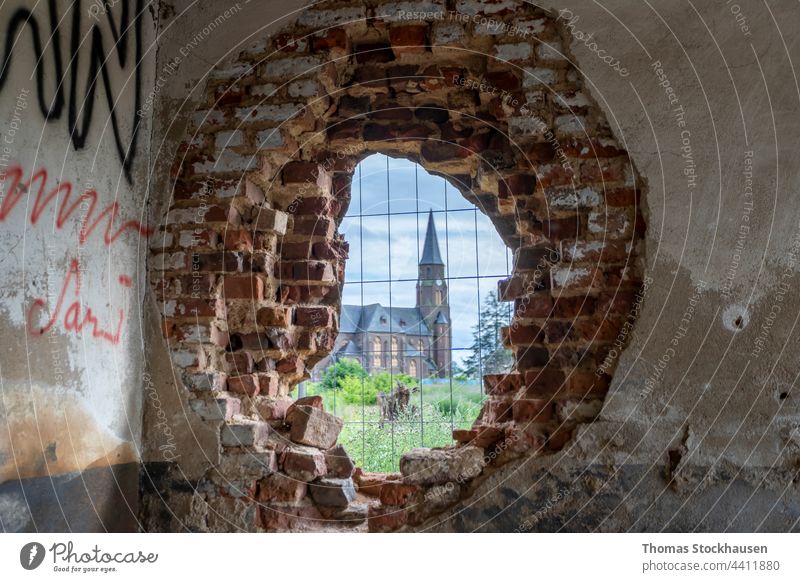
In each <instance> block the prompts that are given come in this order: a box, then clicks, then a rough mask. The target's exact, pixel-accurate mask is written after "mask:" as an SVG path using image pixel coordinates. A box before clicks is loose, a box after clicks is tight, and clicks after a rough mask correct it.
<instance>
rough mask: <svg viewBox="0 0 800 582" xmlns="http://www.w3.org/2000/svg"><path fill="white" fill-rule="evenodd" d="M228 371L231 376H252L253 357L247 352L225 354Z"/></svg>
mask: <svg viewBox="0 0 800 582" xmlns="http://www.w3.org/2000/svg"><path fill="white" fill-rule="evenodd" d="M225 362H226V364H227V367H228V371H229V372H231V373H232V374H236V375H240V374H252V373H253V370H254V362H253V356H251V355H250V354H249V353H248V352H233V353H227V354H225Z"/></svg>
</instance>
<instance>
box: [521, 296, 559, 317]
mask: <svg viewBox="0 0 800 582" xmlns="http://www.w3.org/2000/svg"><path fill="white" fill-rule="evenodd" d="M514 313H515V315H516V316H517V317H521V318H545V317H551V316H552V315H553V298H552V297H551V296H550V294H549V293H548V292H542V293H533V294H531V295H528V296H526V297H523V298H521V299H516V300H515V301H514Z"/></svg>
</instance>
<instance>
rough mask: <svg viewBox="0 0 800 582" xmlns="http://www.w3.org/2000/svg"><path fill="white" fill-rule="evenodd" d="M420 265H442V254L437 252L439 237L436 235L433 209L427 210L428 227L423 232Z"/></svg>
mask: <svg viewBox="0 0 800 582" xmlns="http://www.w3.org/2000/svg"><path fill="white" fill-rule="evenodd" d="M419 264H420V265H442V266H444V261H443V260H442V254H441V253H440V252H439V237H438V236H437V235H436V224H435V223H434V222H433V209H431V210H430V211H429V212H428V229H427V231H426V232H425V245H424V246H423V247H422V258H421V259H420V260H419Z"/></svg>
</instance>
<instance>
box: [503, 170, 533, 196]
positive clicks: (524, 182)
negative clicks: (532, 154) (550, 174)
mask: <svg viewBox="0 0 800 582" xmlns="http://www.w3.org/2000/svg"><path fill="white" fill-rule="evenodd" d="M535 188H536V176H535V175H530V174H515V175H513V176H508V177H506V178H504V179H502V180H501V181H500V190H499V192H500V197H501V198H507V197H509V196H511V197H522V196H531V195H532V194H533V192H534V189H535Z"/></svg>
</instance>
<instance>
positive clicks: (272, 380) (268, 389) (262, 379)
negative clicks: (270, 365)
mask: <svg viewBox="0 0 800 582" xmlns="http://www.w3.org/2000/svg"><path fill="white" fill-rule="evenodd" d="M256 378H257V379H258V386H259V388H260V393H261V394H262V395H264V396H277V395H278V387H279V385H278V384H279V383H278V377H277V376H275V375H273V374H256Z"/></svg>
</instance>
